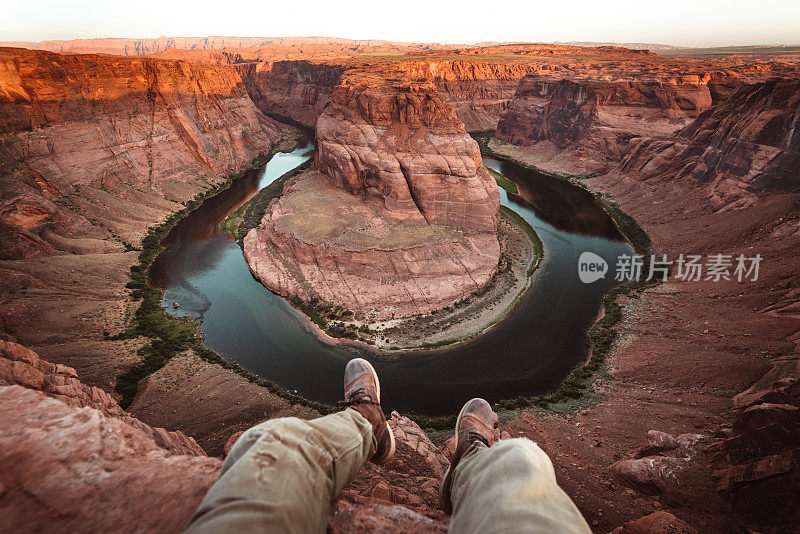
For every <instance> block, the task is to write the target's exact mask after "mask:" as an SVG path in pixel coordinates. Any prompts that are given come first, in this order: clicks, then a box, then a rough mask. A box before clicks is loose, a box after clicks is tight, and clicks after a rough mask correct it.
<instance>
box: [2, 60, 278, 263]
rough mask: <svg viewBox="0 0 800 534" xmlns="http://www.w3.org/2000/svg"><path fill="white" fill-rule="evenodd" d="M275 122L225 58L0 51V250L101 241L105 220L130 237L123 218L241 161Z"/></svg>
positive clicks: (270, 136)
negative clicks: (202, 61) (219, 63)
mask: <svg viewBox="0 0 800 534" xmlns="http://www.w3.org/2000/svg"><path fill="white" fill-rule="evenodd" d="M281 129H282V126H280V125H278V124H277V123H275V121H273V120H271V119H269V118H267V117H265V116H264V115H263V114H262V113H261V112H260V111H259V110H258V109H257V108H256V107H255V106H254V105H253V102H252V101H251V100H250V98H249V97H248V96H247V93H246V91H245V89H244V87H243V84H242V82H241V79H240V78H239V77H238V75H237V74H236V73H235V72H234V71H233V70H231V69H228V68H225V67H216V66H205V65H202V66H201V65H196V64H191V63H185V62H179V61H162V60H152V59H139V58H137V59H129V58H120V57H111V56H105V57H102V56H90V55H59V54H53V53H49V52H34V51H30V50H22V49H9V48H4V49H0V131H2V132H3V133H2V134H0V172H2V173H3V175H4V178H3V182H2V185H1V186H0V187H2V192H3V195H2V200H0V225H2V234H0V239H1V240H2V244H3V247H2V255H3V257H5V258H9V257H10V256H20V255H29V254H35V253H37V251H42V250H45V251H48V250H49V251H50V252H53V251H54V250H58V249H61V248H63V245H62V243H63V242H64V241H65V240H66V241H69V240H70V239H74V238H76V237H78V236H80V237H84V236H85V237H90V238H93V239H103V238H104V237H107V236H108V233H107V232H104V231H103V230H104V229H103V228H102V226H106V227H109V228H110V229H111V231H112V232H113V233H115V234H117V235H119V236H121V237H122V239H124V240H126V241H127V242H128V243H131V244H137V243H138V242H139V240H140V239H141V235H142V234H141V228H139V229H137V230H138V231H131V229H130V228H127V227H126V226H128V225H127V224H126V222H127V220H129V219H140V220H142V222H144V223H145V226H146V225H149V222H148V221H152V220H157V219H158V218H159V216H158V215H156V214H155V213H148V212H149V211H155V209H158V208H157V207H156V206H153V204H158V202H159V201H162V200H163V199H164V198H167V199H169V200H175V201H178V202H180V201H183V200H186V199H187V198H190V197H191V196H193V195H194V194H195V193H197V192H198V191H200V190H202V189H206V188H208V187H209V182H212V183H214V182H218V181H220V180H221V179H223V178H224V177H225V176H227V175H228V174H230V173H231V172H234V171H236V170H239V169H241V168H242V166H243V165H246V164H247V163H249V162H250V161H251V160H252V159H253V158H254V157H255V156H257V155H258V154H259V153H261V152H266V151H268V150H269V149H270V147H271V146H272V145H273V144H274V143H275V142H276V140H277V139H278V138H279V137H280V135H281ZM75 197H82V198H80V199H77V198H75ZM87 197H88V199H89V201H88V204H89V205H88V206H87V205H82V204H83V203H84V202H85V200H84V199H86V198H87ZM148 197H150V198H148ZM153 197H155V199H154V198H153ZM66 204H69V205H73V208H72V209H70V208H69V207H67V206H66ZM75 204H78V205H79V206H75ZM142 204H145V205H144V206H142ZM110 205H114V210H113V213H114V214H113V216H112V217H105V216H104V215H101V214H102V213H103V212H105V211H106V210H107V209H108V207H109V206H110ZM162 206H163V204H162ZM159 207H160V206H159ZM154 208H155V209H154ZM162 213H163V212H162ZM101 218H103V219H104V220H103V224H102V225H96V226H94V227H93V224H92V221H93V220H99V219H101ZM140 224H141V223H140ZM98 227H101V228H98ZM66 228H69V230H70V231H69V232H65V230H66ZM51 234H54V235H55V236H54V237H53V236H51ZM95 245H99V244H97V243H95ZM95 250H97V247H95Z"/></svg>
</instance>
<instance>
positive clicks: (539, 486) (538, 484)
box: [450, 438, 591, 533]
mask: <svg viewBox="0 0 800 534" xmlns="http://www.w3.org/2000/svg"><path fill="white" fill-rule="evenodd" d="M451 491H452V502H453V516H452V518H451V520H450V531H451V532H459V533H462V532H489V531H491V532H514V533H517V532H536V533H550V532H559V533H578V532H580V533H587V532H591V530H590V529H589V525H588V524H587V523H586V520H585V519H584V518H583V516H582V515H581V513H580V511H579V510H578V508H577V507H576V506H575V504H574V503H573V502H572V500H570V498H569V497H568V496H567V494H566V493H564V490H562V489H561V488H560V487H559V486H558V483H557V482H556V475H555V471H554V470H553V464H552V463H551V461H550V458H549V457H548V456H547V454H546V453H545V452H544V451H543V450H542V449H540V448H539V447H538V446H537V445H536V444H535V443H533V442H532V441H530V440H529V439H527V438H516V439H508V440H502V441H499V442H498V443H496V444H494V445H493V446H491V447H487V446H486V445H485V444H484V443H482V442H480V441H478V442H474V443H473V444H472V445H471V446H470V447H469V449H468V451H467V452H466V453H465V454H464V455H463V456H462V458H461V461H460V462H459V464H458V466H457V467H456V468H455V470H454V474H453V481H452V490H451Z"/></svg>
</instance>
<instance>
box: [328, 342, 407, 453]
mask: <svg viewBox="0 0 800 534" xmlns="http://www.w3.org/2000/svg"><path fill="white" fill-rule="evenodd" d="M339 406H343V407H347V406H349V407H351V408H353V409H354V410H356V411H357V412H358V413H360V414H361V415H363V416H364V418H365V419H366V420H367V421H369V422H370V423H371V424H372V435H373V436H374V437H375V443H376V444H377V447H376V449H375V454H374V455H373V457H372V459H371V461H372V463H374V464H378V465H381V464H385V463H386V462H388V461H389V460H391V459H392V456H394V434H393V433H392V429H391V428H390V427H389V423H387V422H386V416H385V415H384V414H383V410H382V409H381V384H380V382H378V375H377V373H376V372H375V369H373V368H372V365H370V363H369V362H368V361H367V360H364V359H362V358H355V359H353V360H350V361H349V362H348V363H347V367H346V368H345V370H344V402H340V403H339Z"/></svg>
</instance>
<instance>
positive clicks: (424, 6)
mask: <svg viewBox="0 0 800 534" xmlns="http://www.w3.org/2000/svg"><path fill="white" fill-rule="evenodd" d="M4 4H5V5H3V6H2V9H0V41H41V40H45V39H74V38H90V37H137V38H146V37H158V36H161V35H168V36H207V35H225V36H239V37H243V36H269V37H274V36H312V35H316V36H319V35H324V36H330V37H347V38H351V39H386V40H394V41H416V42H439V43H474V42H479V41H533V42H552V41H616V42H647V43H664V44H673V45H680V46H726V45H745V44H800V1H798V0H762V1H747V2H745V1H740V0H728V1H720V0H713V1H702V0H672V1H659V2H653V1H650V2H644V1H640V2H635V1H623V0H620V1H614V0H606V1H603V0H592V1H583V0H554V1H550V2H536V1H534V0H528V1H516V0H480V1H477V0H462V1H460V2H437V1H436V0H396V1H391V2H387V1H385V0H371V1H366V0H345V1H339V2H337V1H333V0H328V1H325V2H315V1H288V0H280V1H258V2H255V1H249V0H227V1H225V0H214V1H212V2H208V1H204V0H193V1H188V0H177V1H169V0H137V1H136V2H115V1H112V0H101V1H95V0H75V1H69V0H62V1H51V0H45V1H35V0H27V1H25V0H22V1H20V0H12V1H9V2H4Z"/></svg>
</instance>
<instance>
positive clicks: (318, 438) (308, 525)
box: [187, 408, 375, 532]
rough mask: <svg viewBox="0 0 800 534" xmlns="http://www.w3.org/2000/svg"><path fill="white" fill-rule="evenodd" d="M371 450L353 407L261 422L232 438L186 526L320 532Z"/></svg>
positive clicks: (365, 426)
mask: <svg viewBox="0 0 800 534" xmlns="http://www.w3.org/2000/svg"><path fill="white" fill-rule="evenodd" d="M374 453H375V443H374V440H373V439H372V425H371V424H370V423H369V421H367V420H366V419H365V418H364V416H362V415H361V414H360V413H358V412H357V411H356V410H354V409H352V408H348V409H347V410H345V411H343V412H338V413H335V414H331V415H327V416H325V417H320V418H318V419H314V420H312V421H304V420H302V419H296V418H293V417H292V418H283V419H273V420H271V421H267V422H265V423H261V424H260V425H258V426H255V427H253V428H251V429H250V430H248V431H247V432H245V433H244V434H243V435H242V437H241V438H239V440H238V441H237V442H236V444H235V445H234V447H233V449H232V450H231V454H230V455H228V457H227V458H226V459H225V462H224V463H223V464H222V470H221V471H220V476H219V479H218V480H217V482H215V483H214V485H213V486H212V487H211V489H210V490H209V492H208V494H207V495H206V496H205V498H204V499H203V502H202V503H201V505H200V508H199V509H198V510H197V512H196V513H195V515H194V517H193V518H192V521H191V523H190V524H189V527H188V528H187V532H252V531H282V532H292V531H294V532H322V531H324V530H325V525H326V523H327V520H328V508H329V507H330V503H331V501H332V500H333V499H334V498H335V497H336V496H337V495H338V494H339V492H341V490H342V488H344V487H345V486H346V485H347V484H349V483H350V482H351V481H352V480H353V478H355V476H356V474H357V473H358V471H359V469H361V467H362V466H363V465H364V464H365V463H366V462H367V460H368V459H369V458H371V457H372V455H373V454H374Z"/></svg>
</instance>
